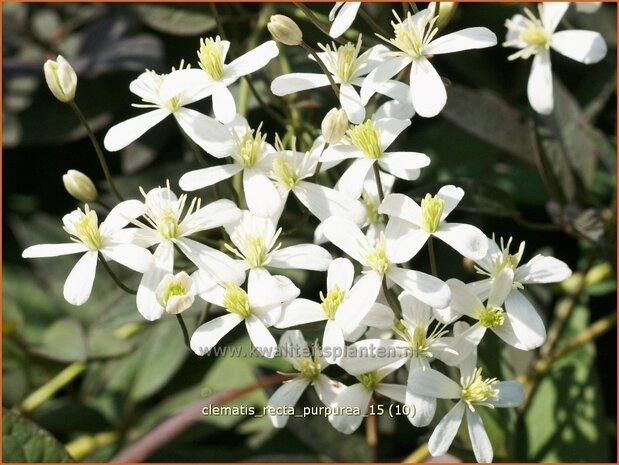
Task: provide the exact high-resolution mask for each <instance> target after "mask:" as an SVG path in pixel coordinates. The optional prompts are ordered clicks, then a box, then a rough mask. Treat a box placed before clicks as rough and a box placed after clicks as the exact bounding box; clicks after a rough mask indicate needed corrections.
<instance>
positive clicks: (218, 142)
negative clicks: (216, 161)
mask: <svg viewBox="0 0 619 465" xmlns="http://www.w3.org/2000/svg"><path fill="white" fill-rule="evenodd" d="M174 118H176V121H178V124H179V125H180V127H181V128H182V129H183V131H185V133H186V134H187V135H188V136H189V138H190V139H191V140H193V141H194V142H195V143H196V144H198V145H199V146H200V147H201V148H202V149H203V150H204V151H205V152H206V153H209V154H211V155H213V156H214V157H217V158H222V157H225V156H227V155H229V154H230V152H231V150H232V148H233V143H232V141H231V140H230V132H229V131H228V129H227V128H226V127H225V126H224V125H223V124H221V123H218V122H217V121H215V120H214V119H213V118H211V117H209V116H206V115H203V114H202V113H199V112H197V111H195V110H191V109H189V108H180V109H179V110H177V111H175V112H174Z"/></svg>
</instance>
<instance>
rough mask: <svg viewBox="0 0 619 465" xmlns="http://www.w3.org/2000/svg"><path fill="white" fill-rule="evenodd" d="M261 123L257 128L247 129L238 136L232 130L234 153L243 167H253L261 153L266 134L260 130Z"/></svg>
mask: <svg viewBox="0 0 619 465" xmlns="http://www.w3.org/2000/svg"><path fill="white" fill-rule="evenodd" d="M260 128H262V123H260V126H258V129H256V131H255V132H254V130H253V129H252V130H250V131H247V132H246V133H245V135H244V136H243V137H238V136H237V135H236V132H233V137H234V140H235V143H236V153H237V154H238V157H239V161H240V163H241V165H242V166H243V168H253V167H254V165H255V164H256V162H257V161H258V159H259V157H260V155H261V154H262V149H263V146H264V141H265V140H266V138H267V136H266V134H264V135H263V134H262V133H261V132H260Z"/></svg>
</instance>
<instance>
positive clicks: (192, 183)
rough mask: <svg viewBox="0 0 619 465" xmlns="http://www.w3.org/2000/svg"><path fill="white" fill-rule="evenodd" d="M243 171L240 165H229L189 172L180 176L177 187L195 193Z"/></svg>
mask: <svg viewBox="0 0 619 465" xmlns="http://www.w3.org/2000/svg"><path fill="white" fill-rule="evenodd" d="M242 169H243V167H242V166H241V165H237V164H236V163H230V164H228V165H217V166H211V167H209V168H201V169H199V170H194V171H189V172H188V173H185V174H183V175H182V176H181V178H180V180H179V181H178V185H179V186H180V187H181V189H183V190H184V191H188V192H190V191H195V190H198V189H202V188H203V187H206V186H212V185H213V184H217V183H218V182H220V181H223V180H224V179H228V178H231V177H232V176H234V175H235V174H236V173H238V172H240V171H241V170H242Z"/></svg>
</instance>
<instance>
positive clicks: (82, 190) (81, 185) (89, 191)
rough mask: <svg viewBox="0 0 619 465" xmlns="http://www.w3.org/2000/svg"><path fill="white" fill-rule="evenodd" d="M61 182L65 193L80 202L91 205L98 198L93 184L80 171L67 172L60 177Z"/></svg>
mask: <svg viewBox="0 0 619 465" xmlns="http://www.w3.org/2000/svg"><path fill="white" fill-rule="evenodd" d="M62 182H63V184H64V188H65V189H66V190H67V192H68V193H69V194H70V195H71V196H72V197H73V198H75V199H77V200H79V201H80V202H84V203H92V202H94V201H96V200H97V197H99V194H98V192H97V188H96V187H95V185H94V183H93V182H92V181H91V180H90V178H89V177H88V176H86V175H85V174H84V173H82V172H81V171H77V170H69V171H67V173H66V174H63V175H62Z"/></svg>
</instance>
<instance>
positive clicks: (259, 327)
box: [245, 315, 277, 358]
mask: <svg viewBox="0 0 619 465" xmlns="http://www.w3.org/2000/svg"><path fill="white" fill-rule="evenodd" d="M245 326H246V327H247V332H248V333H249V338H250V339H251V342H252V344H253V345H254V347H255V348H256V350H257V351H258V353H260V354H261V355H262V356H263V357H266V358H273V357H275V353H276V352H277V342H275V338H274V337H273V335H272V334H271V333H270V332H269V330H268V329H267V328H266V326H264V323H262V321H260V320H259V319H258V318H257V317H256V316H254V315H250V316H248V317H247V318H246V319H245Z"/></svg>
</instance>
